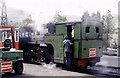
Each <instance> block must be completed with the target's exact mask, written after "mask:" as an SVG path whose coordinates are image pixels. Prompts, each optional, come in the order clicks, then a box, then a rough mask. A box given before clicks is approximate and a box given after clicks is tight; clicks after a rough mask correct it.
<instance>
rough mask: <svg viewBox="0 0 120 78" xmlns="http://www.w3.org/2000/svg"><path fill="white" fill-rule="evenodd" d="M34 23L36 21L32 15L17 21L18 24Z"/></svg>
mask: <svg viewBox="0 0 120 78" xmlns="http://www.w3.org/2000/svg"><path fill="white" fill-rule="evenodd" d="M32 23H34V21H33V20H32V18H31V15H28V16H27V17H26V18H25V19H23V20H22V21H21V22H18V23H17V26H21V27H24V26H29V25H30V24H32Z"/></svg>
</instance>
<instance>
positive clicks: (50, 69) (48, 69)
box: [23, 63, 92, 76]
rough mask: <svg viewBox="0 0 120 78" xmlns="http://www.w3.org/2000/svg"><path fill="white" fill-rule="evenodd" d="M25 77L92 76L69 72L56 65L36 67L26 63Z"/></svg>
mask: <svg viewBox="0 0 120 78" xmlns="http://www.w3.org/2000/svg"><path fill="white" fill-rule="evenodd" d="M23 75H26V76H27V75H28V76H92V75H88V74H83V73H78V72H72V71H67V70H62V69H61V68H59V67H57V68H56V65H55V64H53V65H49V64H42V65H34V64H25V63H24V71H23Z"/></svg>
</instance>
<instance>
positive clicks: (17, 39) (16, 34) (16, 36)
mask: <svg viewBox="0 0 120 78" xmlns="http://www.w3.org/2000/svg"><path fill="white" fill-rule="evenodd" d="M15 40H16V41H19V31H17V30H16V31H15Z"/></svg>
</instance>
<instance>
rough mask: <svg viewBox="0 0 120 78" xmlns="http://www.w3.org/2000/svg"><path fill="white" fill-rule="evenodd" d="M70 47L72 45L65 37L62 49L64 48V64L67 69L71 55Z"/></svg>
mask: <svg viewBox="0 0 120 78" xmlns="http://www.w3.org/2000/svg"><path fill="white" fill-rule="evenodd" d="M71 45H72V43H71V42H70V40H69V37H68V36H66V37H65V39H64V41H63V47H64V52H65V54H66V64H67V67H68V68H70V65H71V54H72V49H71Z"/></svg>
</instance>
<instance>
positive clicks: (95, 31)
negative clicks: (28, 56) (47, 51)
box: [45, 20, 103, 67]
mask: <svg viewBox="0 0 120 78" xmlns="http://www.w3.org/2000/svg"><path fill="white" fill-rule="evenodd" d="M102 26H103V24H102V23H101V22H100V21H93V20H92V21H91V20H89V21H82V22H66V23H56V24H54V26H49V27H48V31H52V30H54V32H52V33H51V32H49V34H46V35H45V42H46V43H47V44H51V45H52V46H53V48H54V61H55V62H56V63H65V58H66V56H65V54H64V52H63V45H62V44H63V40H64V36H66V35H67V36H68V37H69V39H70V41H71V42H72V43H73V46H71V48H72V51H73V52H72V64H73V65H77V66H80V67H87V66H88V65H89V66H92V65H95V64H96V63H97V62H99V61H100V57H101V56H102ZM50 27H52V28H50Z"/></svg>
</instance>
